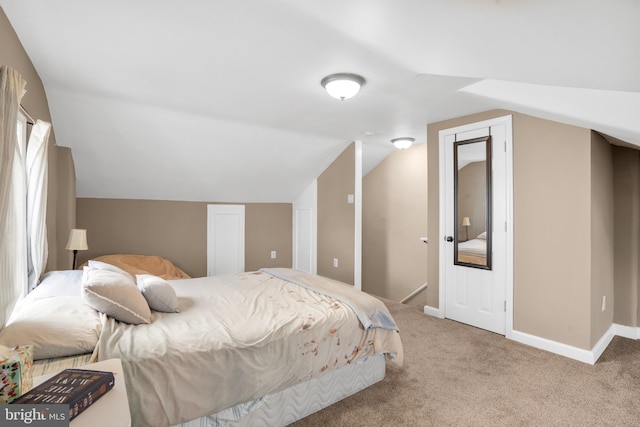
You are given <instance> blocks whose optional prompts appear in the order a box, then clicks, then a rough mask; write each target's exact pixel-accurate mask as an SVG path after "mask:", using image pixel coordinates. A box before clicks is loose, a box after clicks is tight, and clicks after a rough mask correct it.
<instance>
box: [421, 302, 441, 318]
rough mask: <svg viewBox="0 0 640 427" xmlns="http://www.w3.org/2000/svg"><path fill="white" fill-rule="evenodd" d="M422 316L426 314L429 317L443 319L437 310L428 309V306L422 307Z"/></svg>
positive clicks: (433, 308)
mask: <svg viewBox="0 0 640 427" xmlns="http://www.w3.org/2000/svg"><path fill="white" fill-rule="evenodd" d="M424 314H428V315H429V316H433V317H437V318H439V319H444V315H443V314H442V312H441V311H440V309H439V308H435V307H430V306H428V305H425V306H424Z"/></svg>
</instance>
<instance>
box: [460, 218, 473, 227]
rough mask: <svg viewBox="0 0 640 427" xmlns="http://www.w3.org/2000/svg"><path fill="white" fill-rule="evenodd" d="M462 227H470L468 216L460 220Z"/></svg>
mask: <svg viewBox="0 0 640 427" xmlns="http://www.w3.org/2000/svg"><path fill="white" fill-rule="evenodd" d="M462 225H464V226H465V227H471V221H470V220H469V217H468V216H465V217H464V218H462Z"/></svg>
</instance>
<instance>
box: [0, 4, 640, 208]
mask: <svg viewBox="0 0 640 427" xmlns="http://www.w3.org/2000/svg"><path fill="white" fill-rule="evenodd" d="M0 5H1V6H2V8H3V9H4V11H5V13H6V15H7V17H8V18H9V20H10V22H11V24H12V25H13V27H14V29H15V31H16V33H17V34H18V36H19V38H20V40H21V42H22V44H23V46H24V48H25V50H26V51H27V53H28V55H29V57H30V58H31V60H32V62H33V64H34V65H35V67H36V69H37V71H38V73H39V75H40V77H41V79H42V81H43V84H44V86H45V90H46V93H47V97H48V101H49V106H50V110H51V114H52V120H53V124H54V129H55V132H56V139H57V142H58V144H59V145H64V146H69V147H71V148H72V151H73V156H74V159H75V164H76V174H77V193H78V196H79V197H113V198H139V199H161V200H198V201H229V202H251V201H271V202H291V201H293V200H294V199H295V198H296V197H297V196H298V194H300V193H301V192H302V191H303V190H304V189H305V188H306V187H307V186H308V184H309V183H310V182H311V181H312V180H313V179H314V178H316V177H317V176H318V175H319V174H320V173H321V172H322V171H323V170H324V168H325V167H326V166H327V165H329V164H330V163H331V162H332V161H333V160H334V159H335V157H337V156H338V154H339V153H340V152H341V151H342V150H343V149H344V148H345V147H346V146H348V144H349V143H350V142H351V141H353V140H362V141H363V161H364V171H365V172H367V171H368V170H370V169H371V168H373V167H374V166H375V165H376V164H378V163H379V162H380V161H381V160H382V159H383V158H384V157H385V156H387V155H388V154H389V153H391V151H393V146H392V145H391V143H390V140H391V139H392V138H395V137H399V136H412V137H415V138H416V142H417V143H425V142H426V126H427V124H428V123H432V122H435V121H440V120H443V119H447V118H453V117H458V116H462V115H466V114H470V113H475V112H480V111H485V110H489V109H493V108H506V109H511V110H514V111H519V112H522V113H526V114H532V115H536V116H539V117H542V118H547V119H551V120H557V121H561V122H565V123H569V124H574V125H578V126H583V127H587V128H592V129H595V130H597V131H599V132H602V133H604V134H606V135H609V136H611V137H613V138H616V139H619V140H622V141H626V142H628V143H631V144H635V145H638V146H640V25H638V21H639V20H640V1H639V0H616V1H610V2H604V1H601V0H536V1H533V0H447V1H441V0H440V1H439V0H413V1H412V0H385V1H381V0H349V1H345V0H323V1H320V0H234V1H211V0H182V1H168V0H127V1H124V0H111V1H106V0H103V1H97V0H56V1H50V0H21V1H11V0H0ZM336 72H350V73H357V74H360V75H362V76H364V77H365V79H366V84H365V86H364V87H363V88H362V90H361V91H360V93H359V94H358V95H357V96H356V97H354V98H352V99H350V100H346V101H338V100H335V99H333V98H331V97H329V96H328V95H327V94H326V93H325V92H324V90H323V89H322V87H321V86H320V80H321V79H322V78H323V77H324V76H326V75H328V74H331V73H336Z"/></svg>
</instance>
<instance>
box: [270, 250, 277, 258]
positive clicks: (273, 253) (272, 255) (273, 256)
mask: <svg viewBox="0 0 640 427" xmlns="http://www.w3.org/2000/svg"><path fill="white" fill-rule="evenodd" d="M271 259H276V251H271Z"/></svg>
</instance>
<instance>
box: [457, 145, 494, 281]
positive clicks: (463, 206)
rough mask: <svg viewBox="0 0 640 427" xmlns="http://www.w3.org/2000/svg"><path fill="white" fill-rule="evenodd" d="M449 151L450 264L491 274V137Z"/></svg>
mask: <svg viewBox="0 0 640 427" xmlns="http://www.w3.org/2000/svg"><path fill="white" fill-rule="evenodd" d="M453 151H454V153H453V161H454V201H455V206H454V215H455V219H454V224H455V227H454V253H453V254H454V258H453V260H454V261H453V262H454V264H456V265H462V266H466V267H472V268H481V269H485V270H491V236H492V233H491V223H492V221H491V136H484V137H481V138H473V139H468V140H465V141H456V142H455V143H454V144H453Z"/></svg>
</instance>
